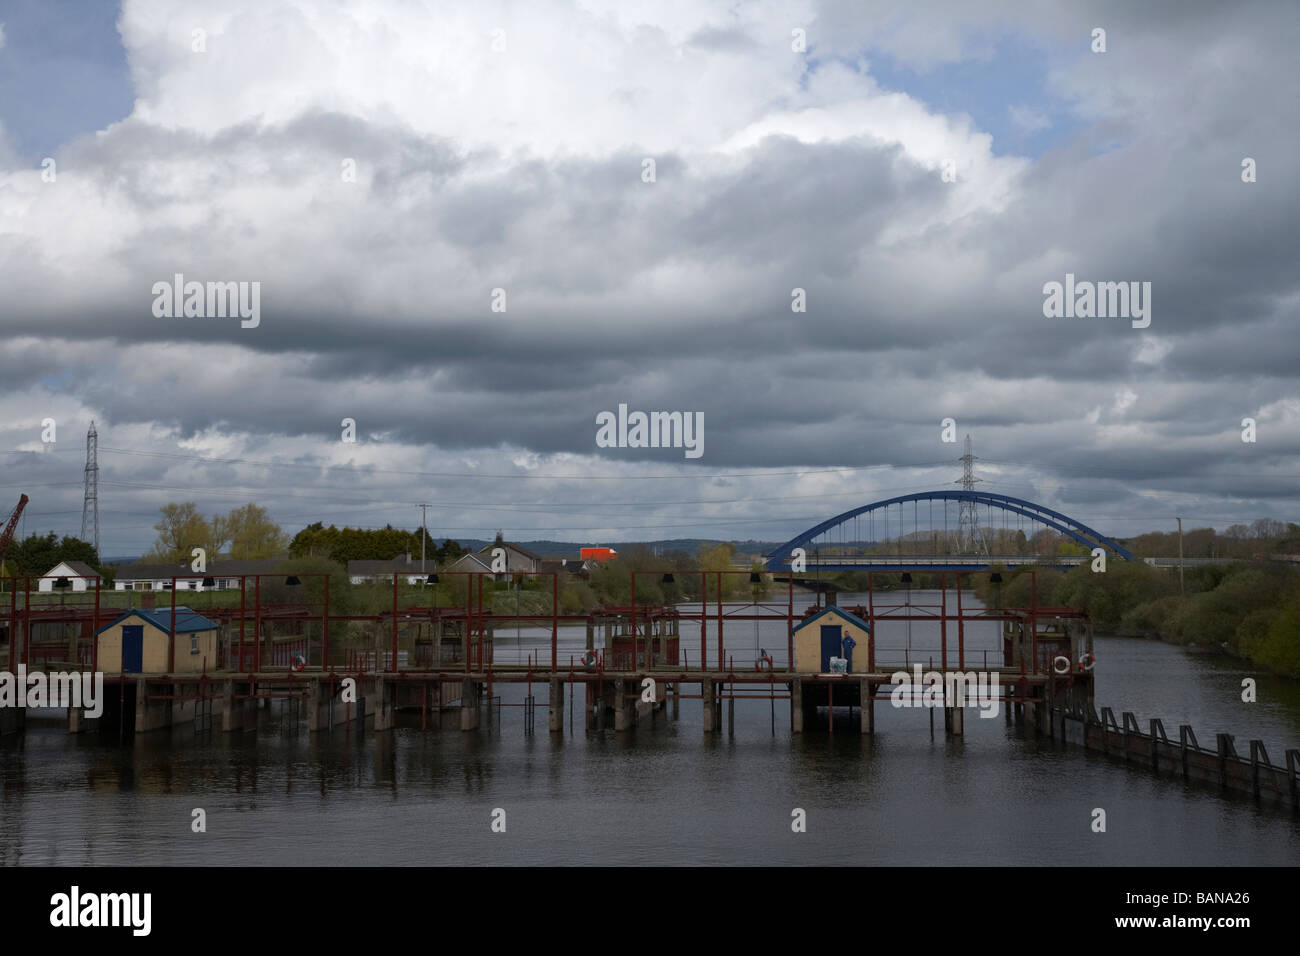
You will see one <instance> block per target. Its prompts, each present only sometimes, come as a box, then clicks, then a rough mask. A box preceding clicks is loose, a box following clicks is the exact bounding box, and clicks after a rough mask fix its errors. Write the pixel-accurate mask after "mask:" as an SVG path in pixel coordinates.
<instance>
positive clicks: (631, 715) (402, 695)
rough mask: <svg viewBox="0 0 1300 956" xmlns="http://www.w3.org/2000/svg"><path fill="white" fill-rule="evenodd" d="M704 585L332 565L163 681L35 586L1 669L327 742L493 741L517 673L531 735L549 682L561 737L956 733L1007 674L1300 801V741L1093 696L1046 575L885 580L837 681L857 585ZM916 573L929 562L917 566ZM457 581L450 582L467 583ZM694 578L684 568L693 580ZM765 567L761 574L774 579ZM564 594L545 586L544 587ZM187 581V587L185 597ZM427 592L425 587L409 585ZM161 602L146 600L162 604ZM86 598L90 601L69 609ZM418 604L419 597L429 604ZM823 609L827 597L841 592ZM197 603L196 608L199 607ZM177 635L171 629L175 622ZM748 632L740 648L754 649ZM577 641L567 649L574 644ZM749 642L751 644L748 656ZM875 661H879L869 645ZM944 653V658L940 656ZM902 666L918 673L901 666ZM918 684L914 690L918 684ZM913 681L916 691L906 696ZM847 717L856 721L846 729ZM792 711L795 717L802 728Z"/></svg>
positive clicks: (1085, 623) (1074, 630)
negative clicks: (1277, 744)
mask: <svg viewBox="0 0 1300 956" xmlns="http://www.w3.org/2000/svg"><path fill="white" fill-rule="evenodd" d="M692 573H693V574H698V575H699V579H698V580H699V584H700V597H701V598H702V599H701V600H699V601H694V602H691V603H676V604H664V603H657V604H645V603H640V602H638V601H637V598H636V583H637V579H638V578H644V577H646V576H647V575H650V574H653V575H655V576H659V575H661V574H663V579H665V580H671V579H672V578H673V574H672V573H663V572H658V571H655V572H645V571H638V572H634V573H633V575H632V578H633V581H632V595H631V602H630V603H629V604H627V605H625V606H613V607H604V608H600V609H598V610H595V611H591V612H588V613H581V614H562V613H560V611H559V600H558V597H559V578H558V574H557V573H555V572H529V573H526V574H525V573H522V572H515V573H512V575H511V576H514V577H520V576H531V577H535V578H540V579H545V578H548V577H549V578H550V585H551V586H550V591H551V598H552V600H551V605H550V613H549V614H537V613H519V614H503V613H496V612H494V611H493V610H492V608H491V607H490V601H489V602H486V603H487V606H485V589H486V585H487V579H489V578H495V579H500V578H501V577H503V575H493V574H492V573H491V572H454V574H456V575H459V576H461V577H463V578H465V585H466V586H465V588H464V593H465V603H464V604H463V605H458V606H456V607H437V606H436V605H433V606H431V605H428V604H425V603H421V602H420V601H419V596H418V594H417V595H416V601H415V603H404V602H403V600H402V597H403V595H402V589H401V588H400V587H399V577H400V576H401V572H394V573H393V575H392V585H391V593H392V603H391V606H390V607H388V608H387V609H385V610H384V611H382V612H380V613H377V614H371V615H354V614H341V613H331V604H330V581H329V577H328V575H324V574H320V575H309V574H302V575H293V574H284V573H281V574H275V575H269V574H257V575H244V576H241V577H240V589H239V601H238V605H236V604H235V603H234V601H233V599H232V600H231V601H230V602H229V603H228V604H225V605H223V606H219V607H211V608H204V609H201V610H199V611H196V612H192V613H198V614H201V615H203V616H204V617H207V618H209V619H210V620H211V621H212V622H214V623H215V625H216V626H217V627H219V628H220V633H221V639H220V641H219V647H220V652H219V654H218V658H217V666H216V667H215V668H214V669H212V670H208V669H206V668H205V669H204V670H202V671H200V672H198V673H193V672H190V673H186V672H183V671H182V670H180V669H179V668H178V667H177V666H176V664H175V662H176V660H177V655H178V654H182V655H183V654H185V653H187V652H188V651H187V649H186V647H185V646H184V645H185V643H186V642H185V639H184V636H183V635H177V634H176V633H175V628H172V629H171V631H170V633H167V635H166V641H167V660H168V662H169V665H170V666H169V667H168V668H166V669H165V670H161V671H158V672H151V673H138V672H130V671H128V670H126V669H125V664H124V662H123V661H122V660H115V661H106V660H101V659H100V656H99V642H98V641H97V640H96V634H97V633H98V632H99V631H100V630H101V629H102V628H104V627H105V626H106V625H110V624H112V623H113V622H114V621H116V620H118V619H119V618H120V617H121V616H122V615H123V614H124V613H125V611H126V609H125V608H123V607H114V606H109V602H107V601H104V600H103V598H104V597H107V596H108V595H113V594H117V593H119V592H109V591H105V592H104V594H103V595H102V596H101V594H100V592H99V591H98V590H95V589H87V590H86V591H84V592H76V593H75V594H71V595H63V596H61V599H60V600H59V601H58V602H57V603H53V602H51V601H48V600H42V599H40V598H37V599H35V600H34V599H33V595H35V594H37V593H38V590H37V589H35V588H33V586H32V585H33V581H37V580H38V579H26V580H25V581H21V582H20V583H21V584H22V587H21V589H18V588H15V590H13V591H11V592H10V594H9V596H8V597H9V600H8V602H7V605H8V606H7V608H4V607H0V670H7V671H10V672H15V671H17V669H18V668H19V667H21V668H22V669H24V670H26V671H27V672H32V671H37V670H39V671H45V672H80V671H92V672H96V671H97V672H102V673H103V674H104V680H105V697H106V698H107V699H106V700H105V701H104V707H103V713H102V715H101V716H100V717H99V718H98V719H97V720H90V719H88V718H87V716H86V709H85V708H84V707H81V708H76V707H70V708H68V714H67V727H68V730H69V731H70V732H73V733H80V732H84V731H87V730H90V729H92V727H94V728H97V729H98V731H99V732H100V733H107V734H110V735H116V736H118V737H121V738H124V739H125V738H128V737H130V736H132V735H134V734H139V733H147V732H150V731H155V730H160V729H164V728H169V727H177V726H190V727H193V728H194V729H195V730H196V731H197V732H203V733H207V732H225V733H236V732H239V733H243V732H253V731H255V730H256V729H257V726H258V722H259V720H258V711H259V709H263V708H271V707H277V708H279V711H280V713H281V714H282V715H286V714H287V715H288V716H289V718H290V719H292V720H293V721H294V722H295V723H300V724H302V725H304V726H305V728H306V730H307V731H309V732H348V733H350V732H353V731H356V732H366V731H369V732H383V731H388V730H391V729H392V728H393V727H395V726H397V725H398V723H399V721H400V722H401V723H402V724H403V725H406V726H419V727H420V728H421V729H422V730H439V731H445V730H456V729H458V730H460V731H477V730H479V729H480V728H481V727H482V725H483V724H484V722H486V723H487V725H488V726H489V727H492V726H493V725H494V724H496V723H499V721H500V708H501V706H502V705H501V703H500V698H499V696H498V695H497V694H495V693H494V690H495V689H496V688H498V687H499V686H500V685H509V684H513V685H523V686H524V689H525V691H526V694H525V697H524V701H523V703H521V704H513V705H508V706H516V707H520V708H522V710H523V718H524V719H523V726H524V730H525V731H526V732H535V730H536V727H535V721H534V715H535V711H536V706H537V702H538V696H539V694H538V693H535V692H534V691H535V689H536V690H537V691H538V692H540V691H542V689H543V688H545V701H546V708H547V723H546V726H547V730H548V732H550V733H553V734H556V735H560V734H563V733H564V730H565V717H566V715H567V716H568V719H569V732H570V733H576V732H578V728H579V727H580V728H581V730H582V731H583V732H587V731H603V730H611V731H614V732H616V733H629V732H633V731H634V730H635V729H636V728H637V726H638V725H639V724H641V723H642V722H645V721H654V720H656V719H658V718H660V717H661V716H662V718H663V719H666V720H671V719H674V718H675V717H676V716H677V715H678V714H679V712H680V707H681V704H682V702H683V701H690V700H699V701H700V705H701V707H702V727H703V730H704V732H705V733H706V734H717V733H722V732H723V731H724V729H725V730H726V732H727V733H729V734H734V726H735V723H734V722H735V706H736V701H737V700H740V701H752V700H765V701H768V702H769V705H770V712H771V725H772V732H773V733H775V732H776V725H777V715H776V710H777V706H776V704H777V702H778V701H780V702H782V704H783V706H788V718H786V719H788V721H789V724H788V727H789V730H790V732H792V733H794V734H803V733H808V732H812V731H814V730H816V731H818V732H825V733H828V734H831V735H834V734H837V733H839V734H842V733H845V732H846V730H847V731H848V732H850V733H859V734H872V733H874V732H875V730H876V726H875V707H876V704H878V703H881V702H886V703H887V704H895V705H896V704H897V702H898V699H899V698H898V695H899V694H900V693H904V695H905V696H908V697H910V698H911V699H912V700H915V699H917V697H918V696H919V695H921V694H922V693H924V692H928V693H930V694H932V695H933V694H938V695H939V698H938V704H939V706H937V707H936V706H933V704H931V705H929V706H930V707H931V715H932V718H931V728H932V729H931V733H933V732H934V731H933V726H934V724H933V718H934V711H935V710H941V711H942V714H943V733H944V734H946V735H948V736H951V737H953V738H960V737H961V736H962V735H963V734H964V731H965V721H966V719H967V718H968V717H969V715H968V714H967V713H966V711H967V710H968V709H970V707H971V706H972V704H971V703H970V702H969V701H963V700H960V699H956V698H954V697H952V696H950V694H951V688H952V687H954V686H963V684H962V682H963V681H964V680H968V679H969V677H970V675H971V674H977V675H984V676H985V677H993V676H994V675H996V678H997V681H998V692H997V695H996V701H997V706H998V707H1000V708H1001V710H1002V712H1003V714H1004V715H1005V719H1006V721H1007V722H1008V723H1011V722H1015V723H1022V722H1023V723H1025V725H1026V729H1027V730H1028V731H1030V732H1032V733H1034V734H1036V735H1042V736H1046V737H1051V738H1054V739H1057V740H1060V741H1061V742H1063V743H1073V744H1077V745H1080V746H1083V747H1085V748H1086V749H1090V750H1099V751H1101V752H1103V753H1108V754H1112V755H1115V756H1117V758H1120V759H1123V760H1125V761H1126V762H1130V763H1134V764H1135V765H1142V766H1147V767H1149V768H1150V769H1153V770H1155V771H1157V772H1178V773H1181V774H1182V775H1183V776H1184V777H1185V778H1186V779H1188V780H1194V779H1195V780H1202V781H1208V782H1212V783H1217V784H1218V785H1219V786H1221V787H1222V788H1223V789H1225V790H1234V789H1235V790H1244V791H1246V792H1250V793H1253V794H1255V795H1256V796H1257V797H1260V798H1263V796H1271V797H1275V798H1276V799H1277V800H1279V801H1281V802H1285V803H1289V804H1291V805H1297V804H1296V801H1297V781H1298V780H1300V751H1298V750H1288V751H1287V752H1286V753H1285V766H1282V767H1279V766H1275V765H1273V764H1272V763H1271V762H1270V761H1269V759H1268V755H1267V752H1266V751H1265V750H1264V748H1263V744H1262V742H1259V741H1251V742H1250V746H1249V753H1248V755H1247V754H1241V753H1238V752H1237V750H1236V749H1235V745H1234V743H1233V738H1232V737H1231V736H1229V735H1224V734H1221V735H1219V736H1218V738H1217V741H1216V747H1215V749H1213V750H1205V749H1204V748H1202V747H1201V746H1200V744H1199V743H1198V742H1197V740H1196V736H1195V733H1194V732H1193V731H1192V729H1191V728H1190V727H1183V728H1180V736H1179V742H1178V743H1177V744H1175V743H1173V742H1172V741H1170V740H1169V739H1168V738H1167V737H1166V736H1165V734H1164V731H1163V728H1162V727H1161V726H1160V725H1159V722H1158V721H1155V722H1153V723H1152V725H1151V729H1150V732H1149V733H1147V734H1143V733H1142V732H1141V731H1140V730H1139V729H1138V727H1137V723H1136V718H1135V717H1133V715H1131V714H1125V715H1123V723H1122V724H1120V723H1118V722H1117V721H1116V720H1115V719H1114V717H1113V715H1112V714H1111V712H1110V711H1109V710H1108V709H1106V708H1103V709H1102V710H1101V713H1100V714H1098V713H1097V710H1096V704H1095V700H1094V674H1095V671H1094V669H1093V663H1094V661H1095V658H1094V657H1093V635H1092V627H1091V622H1090V621H1089V620H1088V618H1087V616H1086V615H1085V614H1083V613H1081V612H1079V611H1076V610H1074V609H1071V608H1064V607H1051V606H1040V605H1039V604H1038V602H1037V581H1036V572H1035V571H1025V572H1023V573H1025V574H1028V575H1030V576H1031V577H1032V579H1033V580H1032V583H1031V587H1030V594H1031V601H1030V604H1029V606H1028V607H1006V608H987V607H984V606H983V605H979V604H975V605H972V602H971V601H970V599H969V594H970V586H969V583H970V579H971V577H973V576H974V575H976V574H990V573H992V574H997V573H998V572H996V571H995V572H988V571H983V570H980V571H966V570H943V571H928V570H926V571H923V570H921V569H917V571H916V573H917V574H923V573H924V574H929V575H931V576H932V577H933V578H934V579H935V581H934V583H935V584H936V587H935V589H933V590H932V591H927V592H923V595H928V600H927V601H918V600H914V599H913V598H914V597H919V595H913V594H912V592H911V590H910V588H903V587H900V583H899V573H898V572H895V571H891V572H879V571H870V572H867V579H868V586H867V589H866V596H867V603H866V604H864V605H852V606H846V607H844V608H843V609H842V610H843V611H844V612H845V614H846V615H847V616H848V617H851V618H854V619H857V620H860V621H863V622H865V623H866V624H867V625H868V626H869V629H870V632H871V637H870V639H868V640H867V641H866V644H867V646H866V648H865V649H863V650H864V651H865V654H864V655H863V656H860V657H858V658H857V660H858V663H857V664H855V666H854V669H853V671H852V672H837V671H835V670H833V669H827V668H825V667H822V666H820V664H821V663H823V662H818V661H815V660H814V661H812V663H811V664H810V662H809V660H806V659H800V657H799V656H798V655H797V653H796V648H795V634H796V631H797V629H798V627H799V625H800V624H801V623H803V622H805V621H807V620H809V619H811V618H813V617H814V616H816V615H819V614H823V613H825V612H826V611H827V610H828V609H835V610H837V611H838V610H841V609H840V607H839V605H838V604H837V603H836V601H837V597H838V596H837V595H836V594H835V593H834V592H833V591H830V590H829V589H827V588H825V587H819V586H818V584H817V582H816V581H812V580H810V581H808V582H806V583H808V584H809V585H810V586H811V587H812V588H813V589H815V590H817V591H818V602H817V604H816V605H814V606H811V607H808V608H806V609H801V610H800V611H798V612H796V609H795V603H794V587H795V584H796V583H800V584H802V583H804V582H797V581H796V577H795V575H794V574H791V575H789V576H788V577H787V578H786V579H785V581H784V582H783V583H785V584H786V589H785V590H786V593H785V595H784V600H761V599H759V597H758V596H757V595H756V596H755V598H754V600H753V601H752V602H736V601H727V600H726V599H725V598H724V593H725V588H724V578H725V577H726V576H727V575H734V574H746V575H749V576H750V581H751V583H754V584H755V585H756V586H758V585H762V586H763V587H766V586H767V585H766V582H765V581H764V580H763V578H762V576H761V575H759V574H758V573H756V572H748V571H705V572H692ZM901 573H902V575H903V577H904V578H906V579H909V580H910V574H911V572H908V571H903V572H901ZM451 574H453V572H443V576H444V577H446V576H449V575H451ZM677 576H683V572H677ZM755 578H758V579H759V580H758V581H755ZM193 579H200V580H201V579H202V575H192V576H177V577H176V578H175V579H173V581H172V586H171V587H170V588H169V589H168V590H169V591H170V594H169V596H168V597H169V603H168V604H167V605H166V606H164V607H161V608H159V607H154V608H153V609H152V610H153V612H154V617H156V618H161V619H162V620H163V621H164V623H165V621H166V620H167V618H168V616H169V615H170V618H171V620H172V621H173V622H174V621H175V620H176V616H177V614H178V608H179V609H180V612H179V613H186V612H185V605H184V604H182V603H181V602H183V601H184V595H185V591H186V590H187V588H186V587H185V582H186V581H188V580H193ZM543 590H545V588H543ZM178 591H179V592H180V594H179V595H178ZM408 591H409V588H408ZM156 595H157V592H152V593H150V592H142V593H141V594H139V595H132V597H133V598H134V597H136V596H139V597H142V598H144V600H145V603H147V604H153V603H154V601H151V600H149V599H150V597H153V598H155V599H156ZM67 598H73V600H68V599H67ZM409 599H410V598H409V594H408V600H409ZM823 599H824V600H823ZM196 603H197V602H196ZM773 621H780V622H781V624H782V627H781V630H782V632H783V633H784V634H785V636H786V642H785V644H786V646H785V647H784V648H772V649H771V650H769V649H767V648H759V651H758V652H757V653H753V656H752V657H750V658H749V659H748V660H746V659H745V654H744V653H742V655H741V658H742V659H741V663H740V665H739V666H737V663H736V653H735V648H729V645H728V643H727V642H728V628H729V627H730V630H731V634H733V635H737V634H743V633H744V632H743V631H741V630H740V629H741V628H742V627H743V626H744V625H745V624H746V623H747V622H757V623H761V622H769V623H770V622H773ZM883 622H914V623H915V622H922V623H925V624H927V625H928V626H930V627H934V628H937V629H938V633H939V648H938V652H937V654H935V653H933V652H930V651H926V652H922V653H915V654H914V653H913V652H912V651H911V650H910V649H909V648H891V647H886V646H882V645H880V644H879V643H878V641H877V640H876V637H875V635H876V634H877V633H878V631H877V625H878V624H880V623H883ZM973 624H996V625H997V626H998V629H999V631H998V633H1000V635H1001V639H1002V640H1001V647H1000V648H998V649H995V650H994V652H993V654H992V655H990V653H989V649H988V648H981V649H980V650H979V651H978V652H973V651H972V650H971V649H970V648H968V647H967V643H966V631H967V628H968V627H970V626H971V625H973ZM575 626H576V627H581V628H582V629H583V630H584V631H585V647H584V648H582V649H576V648H575V649H574V650H573V651H572V652H567V653H564V654H562V653H561V649H560V644H559V633H560V629H561V628H562V627H564V628H572V627H575ZM512 627H517V628H522V627H529V628H542V629H545V628H547V627H549V630H550V641H549V647H546V646H545V645H544V644H539V646H538V647H536V648H535V649H534V650H532V651H530V652H529V653H528V656H527V658H526V659H523V660H517V661H513V662H504V661H501V660H499V659H498V658H499V656H500V655H498V653H497V650H498V647H497V642H498V640H499V637H498V635H501V634H505V633H508V630H509V629H510V628H512ZM164 631H166V628H165V626H164ZM741 640H742V639H741V638H740V637H737V643H740V642H741ZM567 650H568V649H567V648H566V651H567ZM746 652H748V653H752V651H750V649H749V648H746ZM859 653H860V654H861V652H859ZM922 654H924V659H921V658H922ZM900 675H902V676H900ZM900 681H901V686H900ZM903 687H905V691H904V690H903ZM846 714H847V717H848V722H847V724H846V723H845V721H844V716H845V715H846ZM23 718H24V715H23V713H22V711H15V710H12V709H8V710H6V709H3V708H0V733H14V732H22V731H23V729H24V725H25V721H24V719H23ZM782 722H783V723H784V720H783V721H782Z"/></svg>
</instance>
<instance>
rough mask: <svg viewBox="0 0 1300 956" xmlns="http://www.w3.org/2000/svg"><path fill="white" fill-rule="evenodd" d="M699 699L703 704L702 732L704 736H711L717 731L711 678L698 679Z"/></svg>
mask: <svg viewBox="0 0 1300 956" xmlns="http://www.w3.org/2000/svg"><path fill="white" fill-rule="evenodd" d="M700 698H701V701H702V703H703V704H704V732H705V733H706V734H711V733H713V732H714V731H716V730H717V729H718V728H717V724H716V723H715V718H716V717H717V713H718V712H717V710H716V708H715V707H714V687H713V679H712V678H709V677H701V678H700Z"/></svg>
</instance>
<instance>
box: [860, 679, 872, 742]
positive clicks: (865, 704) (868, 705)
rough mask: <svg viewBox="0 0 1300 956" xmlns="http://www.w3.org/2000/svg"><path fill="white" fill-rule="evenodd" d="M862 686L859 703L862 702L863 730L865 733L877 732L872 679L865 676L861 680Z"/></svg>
mask: <svg viewBox="0 0 1300 956" xmlns="http://www.w3.org/2000/svg"><path fill="white" fill-rule="evenodd" d="M859 686H860V687H861V688H862V689H861V691H860V692H859V703H860V704H861V711H862V714H861V717H862V732H863V733H864V734H874V733H875V732H876V702H875V701H874V700H872V699H871V681H870V679H868V678H866V677H863V678H862V679H861V680H860V681H859Z"/></svg>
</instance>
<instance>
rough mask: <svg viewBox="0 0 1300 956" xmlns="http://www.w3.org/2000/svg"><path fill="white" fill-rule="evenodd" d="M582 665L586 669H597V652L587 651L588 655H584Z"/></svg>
mask: <svg viewBox="0 0 1300 956" xmlns="http://www.w3.org/2000/svg"><path fill="white" fill-rule="evenodd" d="M582 665H583V666H584V667H595V666H596V652H595V651H587V653H585V654H583V655H582Z"/></svg>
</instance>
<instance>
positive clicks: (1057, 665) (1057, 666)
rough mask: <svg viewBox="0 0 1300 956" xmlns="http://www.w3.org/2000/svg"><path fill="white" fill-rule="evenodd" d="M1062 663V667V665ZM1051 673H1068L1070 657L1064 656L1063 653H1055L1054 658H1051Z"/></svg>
mask: <svg viewBox="0 0 1300 956" xmlns="http://www.w3.org/2000/svg"><path fill="white" fill-rule="evenodd" d="M1062 665H1064V667H1062ZM1052 673H1053V674H1068V673H1070V659H1069V658H1068V657H1066V656H1065V655H1064V654H1057V655H1056V656H1055V657H1054V658H1052Z"/></svg>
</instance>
